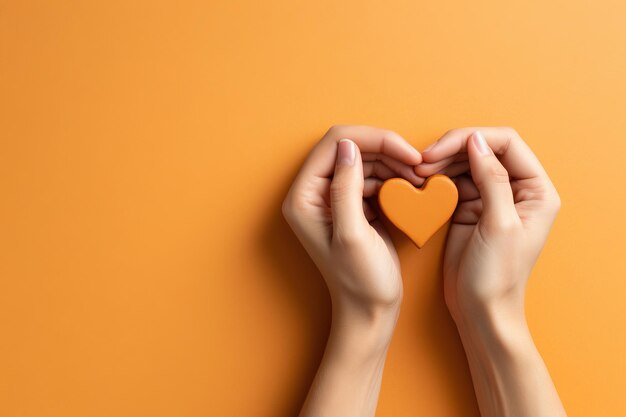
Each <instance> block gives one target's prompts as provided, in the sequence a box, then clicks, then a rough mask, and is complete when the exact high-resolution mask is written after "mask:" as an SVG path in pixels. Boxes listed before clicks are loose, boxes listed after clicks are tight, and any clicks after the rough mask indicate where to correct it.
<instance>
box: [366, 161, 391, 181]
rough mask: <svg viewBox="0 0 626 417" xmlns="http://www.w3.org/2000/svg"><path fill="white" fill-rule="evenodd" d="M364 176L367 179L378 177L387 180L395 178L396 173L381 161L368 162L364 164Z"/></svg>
mask: <svg viewBox="0 0 626 417" xmlns="http://www.w3.org/2000/svg"><path fill="white" fill-rule="evenodd" d="M363 176H364V177H365V178H368V177H377V178H380V179H381V180H387V179H389V178H393V177H395V176H396V173H395V172H393V170H392V169H391V168H389V167H388V166H387V165H385V164H384V163H383V162H381V161H374V162H372V161H368V162H363Z"/></svg>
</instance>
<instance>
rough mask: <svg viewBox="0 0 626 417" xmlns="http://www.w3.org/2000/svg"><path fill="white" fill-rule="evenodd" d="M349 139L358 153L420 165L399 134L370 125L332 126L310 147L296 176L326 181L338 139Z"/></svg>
mask: <svg viewBox="0 0 626 417" xmlns="http://www.w3.org/2000/svg"><path fill="white" fill-rule="evenodd" d="M343 138H346V139H350V140H352V141H353V142H354V143H355V144H356V145H357V147H358V148H359V149H360V150H361V152H372V153H380V154H384V155H387V156H390V157H391V158H394V159H396V160H398V161H400V162H402V163H405V164H407V165H417V164H419V163H420V162H422V156H421V155H420V153H419V152H418V151H417V150H416V149H415V148H414V147H413V146H411V145H410V144H409V143H408V142H407V141H406V140H404V138H402V136H400V135H399V134H397V133H395V132H393V131H390V130H385V129H379V128H375V127H370V126H333V127H332V128H330V129H329V130H328V132H327V133H326V134H325V135H324V137H323V138H322V140H321V141H320V142H319V143H318V144H317V145H316V146H315V148H313V150H312V151H311V153H310V154H309V156H308V158H307V159H306V161H305V162H304V165H303V166H302V169H301V171H300V174H299V176H300V175H301V176H303V177H305V178H308V177H310V176H317V177H323V178H328V177H330V176H331V175H332V174H333V171H334V167H335V158H336V154H337V141H338V140H339V139H343Z"/></svg>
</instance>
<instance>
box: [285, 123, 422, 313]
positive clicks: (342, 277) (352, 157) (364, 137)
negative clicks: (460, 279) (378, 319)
mask: <svg viewBox="0 0 626 417" xmlns="http://www.w3.org/2000/svg"><path fill="white" fill-rule="evenodd" d="M344 139H345V140H344ZM362 161H365V162H362ZM421 161H422V159H421V156H420V154H419V152H418V151H417V150H415V149H414V148H413V147H412V146H411V145H410V144H409V143H407V142H406V141H405V140H404V139H403V138H402V137H400V135H398V134H397V133H394V132H391V131H388V130H383V129H377V128H373V127H367V126H334V127H332V128H331V129H330V130H328V132H327V133H326V134H325V135H324V137H323V138H322V139H321V141H320V142H319V143H318V144H317V146H315V148H314V149H313V150H312V151H311V153H310V155H309V156H308V158H307V160H306V161H305V163H304V165H303V167H302V169H301V170H300V172H299V173H298V175H297V177H296V179H295V181H294V183H293V185H292V186H291V188H290V190H289V192H288V194H287V197H286V198H285V201H284V203H283V214H284V216H285V218H286V220H287V222H288V223H289V225H290V226H291V228H292V229H293V230H294V232H295V234H296V235H297V236H298V238H299V240H300V242H301V243H302V245H303V246H304V248H305V249H306V250H307V252H308V253H309V255H310V256H311V258H312V259H313V261H314V262H315V264H316V265H317V267H318V268H319V270H320V271H321V273H322V275H323V276H324V279H325V281H326V284H327V286H328V289H329V292H330V295H331V299H332V303H333V308H334V309H336V311H337V312H339V311H346V310H349V311H350V312H358V314H361V315H364V316H365V317H367V316H371V315H372V314H374V313H376V312H379V311H386V310H393V311H394V312H396V311H397V309H398V307H399V305H400V302H401V299H402V280H401V276H400V265H399V261H398V256H397V254H396V251H395V249H394V247H393V244H392V242H391V239H390V238H389V235H388V233H387V231H386V230H385V228H384V226H383V224H382V223H381V221H380V220H379V219H378V218H377V213H376V209H375V196H376V195H377V193H378V190H379V189H380V186H381V185H382V182H383V180H385V179H388V178H391V177H397V176H400V177H403V178H405V179H407V180H408V181H410V182H412V183H413V184H414V185H420V184H422V182H423V179H422V178H420V177H418V176H417V175H416V174H415V172H414V170H413V168H414V165H416V164H419V163H420V162H421ZM334 314H335V313H333V315H334Z"/></svg>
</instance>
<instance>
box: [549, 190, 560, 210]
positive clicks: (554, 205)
mask: <svg viewBox="0 0 626 417" xmlns="http://www.w3.org/2000/svg"><path fill="white" fill-rule="evenodd" d="M548 207H549V209H550V211H552V212H553V213H558V212H559V210H561V196H560V195H559V193H558V192H557V191H556V190H554V192H553V193H552V195H551V196H550V197H549V198H548Z"/></svg>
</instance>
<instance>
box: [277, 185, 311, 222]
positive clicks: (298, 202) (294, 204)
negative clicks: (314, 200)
mask: <svg viewBox="0 0 626 417" xmlns="http://www.w3.org/2000/svg"><path fill="white" fill-rule="evenodd" d="M305 206H306V204H305V202H304V200H303V198H301V197H299V196H298V195H297V193H295V192H293V191H290V192H289V193H288V194H287V196H286V197H285V199H284V200H283V203H282V205H281V212H282V214H283V217H284V218H285V219H286V220H287V222H294V221H295V220H296V219H297V218H298V215H299V213H302V211H304V210H305Z"/></svg>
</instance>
